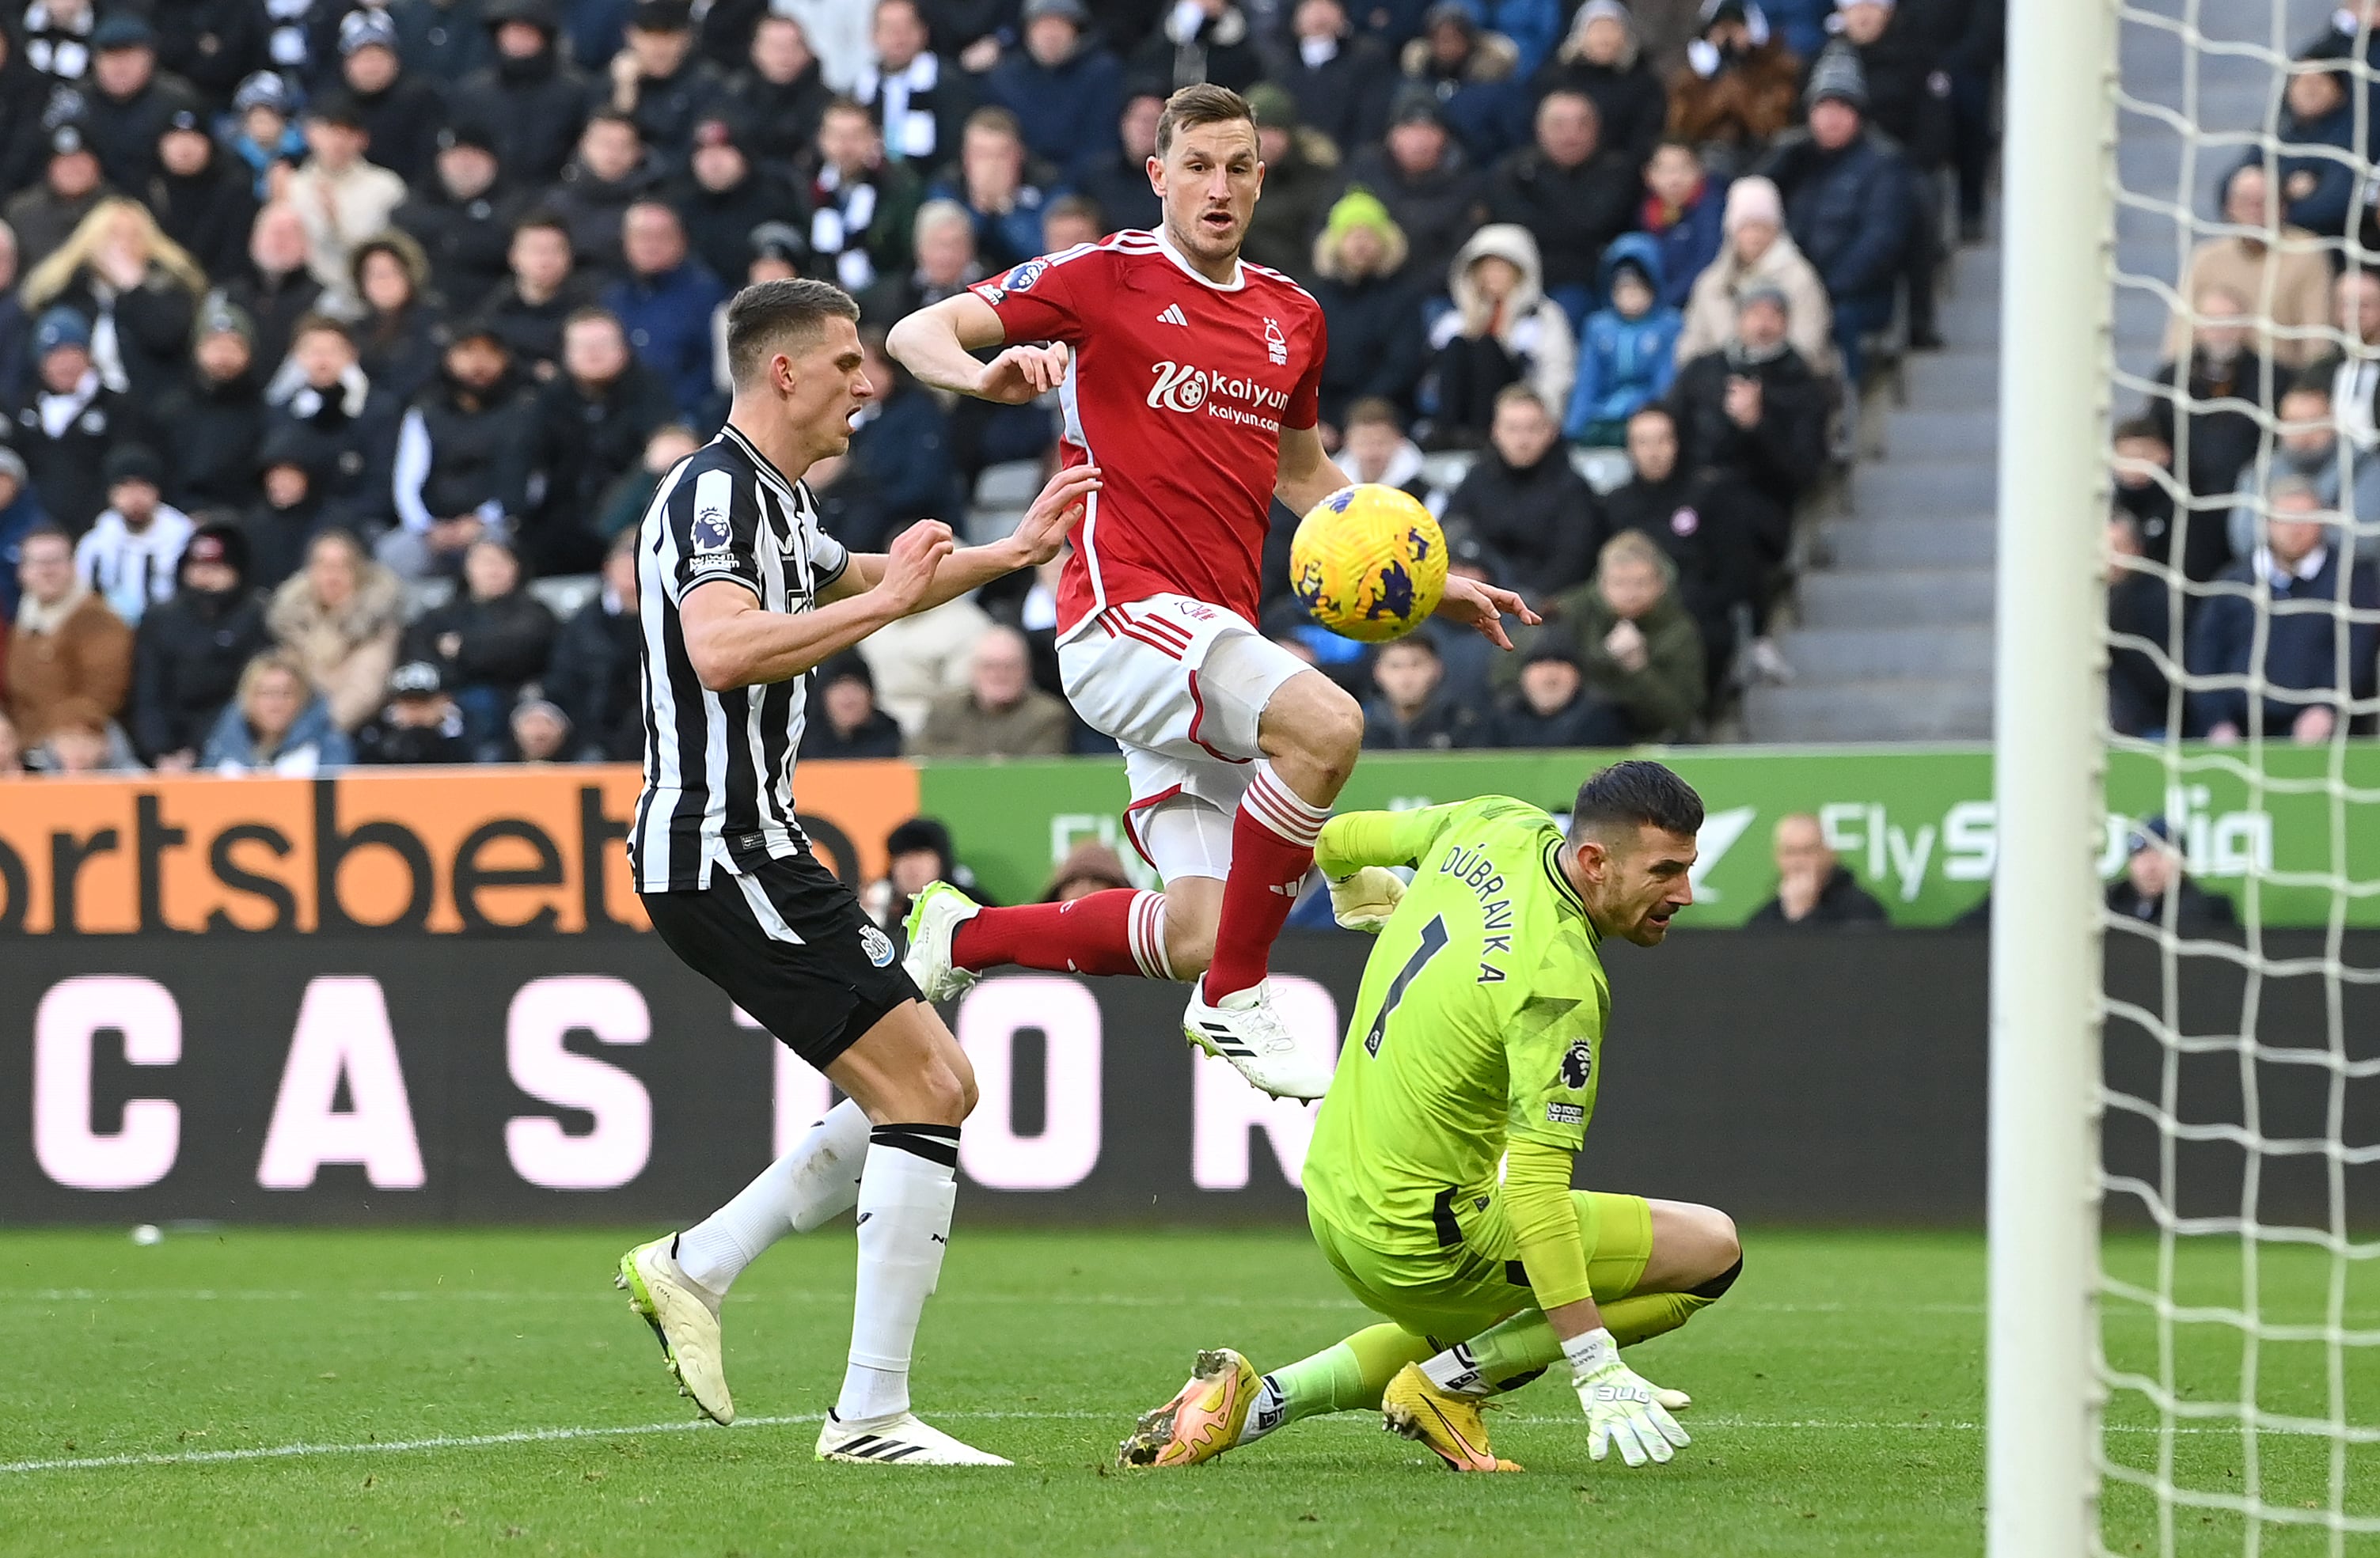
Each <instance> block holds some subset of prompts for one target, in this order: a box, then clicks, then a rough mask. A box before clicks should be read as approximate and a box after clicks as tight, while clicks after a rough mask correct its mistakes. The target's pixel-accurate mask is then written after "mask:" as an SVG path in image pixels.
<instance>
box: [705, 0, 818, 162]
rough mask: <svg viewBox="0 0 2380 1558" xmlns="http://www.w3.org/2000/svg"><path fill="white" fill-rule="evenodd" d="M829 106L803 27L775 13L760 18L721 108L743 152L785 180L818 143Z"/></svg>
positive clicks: (763, 14)
mask: <svg viewBox="0 0 2380 1558" xmlns="http://www.w3.org/2000/svg"><path fill="white" fill-rule="evenodd" d="M833 101H834V92H833V91H832V89H831V88H829V87H828V86H827V84H826V79H825V77H823V76H822V75H820V71H819V63H818V58H817V56H816V55H814V54H811V53H810V46H809V38H808V35H807V33H805V32H804V31H803V30H802V24H801V23H800V22H799V21H797V20H795V18H792V17H789V16H783V15H780V14H779V13H777V12H775V11H768V12H764V13H762V15H761V17H760V18H759V24H758V25H757V26H755V27H754V28H753V29H752V41H751V43H750V46H749V48H748V49H747V60H746V63H745V64H744V65H743V66H740V67H739V68H738V69H737V70H736V72H735V75H733V76H732V77H730V78H729V79H728V82H727V96H726V102H725V104H724V106H725V107H726V109H727V111H728V113H729V114H731V115H733V116H734V117H735V121H736V123H737V125H738V126H740V127H741V129H742V135H743V137H744V139H743V145H744V149H745V150H746V151H748V152H749V153H750V154H751V155H752V156H753V157H755V158H757V159H759V162H760V163H763V164H764V165H766V166H768V167H769V168H771V170H772V171H774V172H776V173H778V174H780V175H790V174H791V173H792V171H793V169H794V165H795V163H798V162H800V161H801V159H802V158H803V157H804V156H805V155H806V154H807V152H808V151H809V148H810V144H811V142H813V141H814V140H816V139H817V138H818V129H819V120H820V117H821V116H822V115H824V114H825V113H826V106H827V104H828V103H832V102H833Z"/></svg>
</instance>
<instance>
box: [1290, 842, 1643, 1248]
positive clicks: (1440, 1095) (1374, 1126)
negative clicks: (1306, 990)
mask: <svg viewBox="0 0 2380 1558" xmlns="http://www.w3.org/2000/svg"><path fill="white" fill-rule="evenodd" d="M1562 846H1563V839H1562V832H1561V829H1560V827H1557V826H1556V825H1555V823H1554V820H1553V818H1551V817H1550V816H1548V815H1546V814H1545V813H1544V812H1541V811H1539V810H1537V809H1536V807H1534V806H1528V805H1524V804H1523V803H1520V802H1518V801H1513V800H1510V799H1507V798H1505V797H1503V796H1484V797H1482V798H1480V799H1478V800H1476V801H1467V802H1463V803H1459V804H1456V805H1450V806H1435V807H1431V808H1429V809H1428V810H1427V811H1421V812H1409V813H1398V814H1386V813H1354V814H1351V815H1345V816H1340V817H1333V818H1332V819H1331V820H1330V824H1329V826H1328V827H1326V829H1325V832H1324V839H1323V840H1322V844H1321V846H1320V847H1319V849H1318V855H1319V856H1325V857H1328V859H1327V861H1326V864H1325V867H1324V868H1325V869H1326V870H1330V869H1333V868H1334V867H1336V868H1338V869H1340V870H1342V871H1352V870H1354V868H1355V867H1356V866H1359V865H1391V864H1393V865H1404V864H1410V865H1412V866H1413V867H1414V879H1413V884H1412V886H1411V887H1410V888H1408V889H1407V891H1406V893H1405V896H1404V901H1403V902H1402V903H1400V904H1399V905H1398V906H1397V912H1396V913H1395V914H1394V915H1393V916H1392V917H1391V918H1390V921H1389V923H1388V924H1387V925H1386V926H1385V927H1384V928H1383V929H1382V930H1381V932H1380V935H1379V938H1378V942H1377V943H1376V945H1375V946H1374V947H1373V948H1372V955H1371V959H1370V961H1369V962H1368V963H1367V964H1366V967H1365V971H1364V983H1363V986H1362V989H1361V990H1360V992H1359V993H1358V994H1357V996H1356V999H1355V1009H1354V1015H1353V1017H1352V1018H1351V1019H1350V1021H1349V1023H1348V1028H1347V1036H1346V1045H1345V1048H1344V1049H1343V1050H1342V1052H1341V1055H1340V1060H1339V1069H1338V1071H1337V1073H1336V1074H1335V1075H1334V1076H1333V1078H1332V1079H1331V1082H1330V1093H1328V1094H1327V1095H1325V1097H1324V1098H1323V1101H1322V1112H1321V1115H1320V1116H1319V1117H1318V1119H1317V1120H1316V1122H1315V1128H1314V1140H1313V1143H1312V1145H1311V1146H1310V1148H1309V1149H1308V1150H1307V1153H1306V1159H1305V1194H1306V1201H1307V1204H1308V1208H1309V1210H1310V1211H1311V1212H1312V1213H1313V1214H1314V1215H1316V1216H1318V1217H1321V1218H1323V1219H1325V1220H1326V1221H1328V1222H1329V1223H1330V1225H1331V1226H1333V1227H1334V1228H1337V1229H1339V1230H1341V1231H1342V1232H1343V1233H1346V1234H1349V1235H1352V1236H1354V1238H1358V1239H1361V1240H1362V1241H1364V1242H1365V1243H1366V1244H1369V1245H1371V1246H1372V1247H1373V1248H1375V1249H1379V1250H1434V1249H1436V1248H1438V1247H1439V1244H1440V1243H1441V1238H1440V1235H1439V1229H1438V1227H1437V1225H1436V1223H1435V1221H1434V1220H1433V1206H1434V1204H1435V1203H1436V1202H1437V1201H1438V1199H1439V1196H1440V1195H1441V1194H1442V1193H1444V1192H1446V1191H1449V1190H1452V1191H1454V1192H1455V1193H1457V1194H1472V1195H1482V1196H1484V1195H1488V1194H1491V1193H1492V1192H1493V1190H1494V1186H1495V1182H1496V1176H1497V1165H1498V1163H1499V1161H1500V1159H1501V1158H1502V1157H1503V1155H1504V1151H1505V1146H1506V1143H1507V1142H1508V1141H1511V1140H1512V1139H1514V1138H1524V1139H1526V1140H1528V1141H1536V1142H1539V1143H1542V1144H1543V1145H1546V1146H1548V1147H1554V1148H1559V1149H1561V1150H1563V1151H1566V1152H1572V1153H1575V1152H1576V1151H1578V1149H1579V1147H1580V1146H1581V1145H1582V1144H1583V1143H1584V1141H1585V1136H1586V1122H1587V1117H1589V1116H1590V1115H1591V1114H1592V1113H1593V1112H1594V1109H1595V1091H1596V1083H1597V1072H1598V1065H1597V1062H1598V1060H1599V1058H1600V1055H1601V1050H1602V1045H1603V1027H1604V1021H1605V1018H1606V1016H1607V1015H1608V1013H1609V1009H1610V1003H1611V997H1610V990H1609V985H1608V984H1607V983H1606V982H1605V979H1604V972H1603V964H1602V961H1601V960H1600V959H1599V958H1598V957H1597V953H1596V934H1595V930H1594V927H1593V926H1592V925H1590V924H1588V923H1587V918H1586V912H1585V906H1584V905H1582V904H1581V903H1580V902H1579V899H1578V894H1577V893H1576V891H1575V890H1573V888H1572V887H1571V885H1570V883H1569V881H1568V880H1567V879H1566V878H1565V877H1564V876H1562V874H1561V868H1560V863H1559V862H1560V851H1561V849H1562Z"/></svg>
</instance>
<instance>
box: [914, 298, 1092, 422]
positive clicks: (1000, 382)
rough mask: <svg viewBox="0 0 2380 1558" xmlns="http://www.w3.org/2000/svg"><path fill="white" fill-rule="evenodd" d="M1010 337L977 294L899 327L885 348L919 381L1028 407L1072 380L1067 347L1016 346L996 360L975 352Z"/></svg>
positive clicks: (924, 311) (921, 314)
mask: <svg viewBox="0 0 2380 1558" xmlns="http://www.w3.org/2000/svg"><path fill="white" fill-rule="evenodd" d="M1007 339H1008V327H1007V326H1006V325H1004V324H1002V322H1001V318H1000V315H999V314H998V313H996V312H994V311H993V309H992V307H991V305H990V304H989V303H987V302H985V301H984V300H983V299H982V298H981V297H979V296H977V295H976V294H974V293H972V292H962V293H960V294H958V295H957V296H953V297H945V298H943V299H942V300H941V302H940V303H937V304H935V305H934V306H933V307H932V308H920V309H918V310H917V312H916V313H914V314H911V315H910V316H909V317H908V318H907V319H905V320H902V321H901V322H900V323H898V324H896V325H894V326H893V327H892V332H890V333H889V334H887V335H886V336H885V338H884V350H885V352H886V353H887V354H888V355H889V356H891V357H892V360H893V361H895V362H897V363H899V364H900V365H901V366H902V367H904V368H907V369H908V370H909V371H910V372H911V373H913V374H915V375H917V379H918V380H919V381H921V382H923V383H926V384H930V385H931V386H933V387H934V388H935V389H937V390H949V391H951V392H953V393H956V394H962V395H973V396H974V397H975V398H976V399H977V400H990V401H1001V402H1004V403H1006V404H1008V405H1024V404H1025V403H1026V401H1029V400H1031V399H1033V398H1034V397H1035V396H1037V395H1038V394H1041V393H1043V392H1045V391H1049V390H1054V389H1056V388H1057V387H1058V384H1059V382H1060V381H1061V380H1063V379H1064V378H1065V377H1066V364H1067V362H1068V360H1069V357H1070V355H1071V354H1070V353H1069V352H1068V349H1067V346H1066V344H1065V343H1064V342H1062V341H1057V342H1052V343H1050V344H1048V345H1040V346H1036V345H1024V346H1011V347H1009V348H1008V349H1007V350H1006V351H1004V352H1002V353H1001V354H1000V355H999V356H996V357H994V358H992V359H991V360H990V362H988V363H987V362H978V361H977V360H976V358H975V356H974V355H973V354H975V353H977V352H979V351H982V350H983V349H984V348H985V347H987V346H997V345H999V344H1001V343H1002V342H1003V341H1005V340H1007Z"/></svg>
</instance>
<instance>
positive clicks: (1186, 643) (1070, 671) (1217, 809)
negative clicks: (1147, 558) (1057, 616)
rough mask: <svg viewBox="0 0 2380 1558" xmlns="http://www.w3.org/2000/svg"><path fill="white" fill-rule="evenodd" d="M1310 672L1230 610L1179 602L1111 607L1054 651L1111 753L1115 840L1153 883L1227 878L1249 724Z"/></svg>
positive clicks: (1251, 771)
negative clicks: (1124, 790) (1117, 765)
mask: <svg viewBox="0 0 2380 1558" xmlns="http://www.w3.org/2000/svg"><path fill="white" fill-rule="evenodd" d="M1312 669H1313V668H1312V667H1311V666H1309V665H1307V664H1306V663H1305V661H1304V660H1301V659H1299V658H1297V657H1296V656H1295V655H1293V654H1291V653H1290V652H1289V651H1288V650H1286V649H1284V648H1282V647H1281V646H1280V645H1278V644H1275V643H1273V642H1272V641H1271V640H1270V639H1269V638H1267V637H1265V636H1264V634H1260V633H1258V632H1257V630H1256V628H1255V626H1254V625H1253V624H1252V623H1250V622H1248V620H1247V619H1246V618H1245V617H1243V616H1241V615H1240V614H1239V613H1238V612H1236V611H1229V610H1224V609H1223V608H1222V607H1220V606H1209V605H1208V604H1207V603H1206V602H1204V601H1201V600H1193V599H1191V598H1188V597H1187V596H1180V595H1153V596H1150V597H1149V598H1147V599H1145V600H1135V601H1133V602H1132V603H1131V604H1129V605H1125V606H1111V607H1109V608H1108V609H1107V610H1104V611H1101V612H1099V613H1097V614H1095V615H1094V616H1092V617H1091V618H1090V619H1089V620H1088V621H1087V622H1084V623H1082V624H1081V625H1080V626H1078V627H1077V628H1076V629H1075V632H1074V634H1073V635H1072V636H1071V637H1069V638H1068V639H1067V640H1066V641H1065V642H1064V643H1062V644H1061V645H1060V646H1058V677H1059V681H1060V682H1062V684H1063V685H1064V687H1065V689H1066V697H1067V699H1068V701H1070V702H1071V703H1073V704H1074V706H1075V712H1076V713H1078V714H1080V715H1081V716H1082V717H1083V719H1085V720H1086V721H1087V723H1088V724H1089V725H1090V726H1091V728H1092V729H1093V730H1095V731H1102V732H1104V733H1105V734H1107V735H1111V736H1113V737H1114V738H1115V739H1116V741H1117V743H1119V744H1121V745H1122V746H1123V767H1124V774H1125V777H1126V778H1127V779H1129V780H1130V782H1131V786H1132V803H1131V804H1130V805H1128V806H1127V807H1125V808H1124V814H1123V825H1124V833H1125V835H1126V836H1127V837H1128V838H1130V839H1132V843H1133V848H1135V849H1136V850H1138V851H1140V854H1141V858H1142V859H1144V860H1146V861H1147V862H1148V864H1150V865H1152V866H1154V867H1155V868H1156V869H1157V874H1158V875H1159V876H1161V877H1163V878H1164V879H1165V880H1167V881H1169V882H1170V881H1172V880H1173V879H1174V878H1175V877H1177V876H1212V877H1215V878H1217V879H1219V880H1220V878H1222V877H1223V876H1227V875H1229V874H1230V872H1231V867H1232V818H1233V814H1234V813H1236V812H1237V811H1238V810H1239V805H1240V796H1241V794H1242V793H1243V792H1244V791H1246V789H1247V787H1248V780H1249V779H1251V778H1253V777H1254V775H1255V772H1256V770H1255V765H1256V764H1257V763H1258V762H1261V761H1262V760H1263V759H1262V758H1261V756H1260V755H1258V752H1257V720H1258V719H1260V718H1261V717H1262V716H1263V714H1264V708H1265V705H1266V704H1268V703H1269V702H1271V701H1272V695H1273V694H1275V693H1276V692H1278V691H1280V690H1281V684H1282V683H1283V682H1287V681H1288V680H1289V679H1290V678H1292V677H1293V676H1295V675H1297V674H1298V673H1299V672H1301V671H1305V670H1312Z"/></svg>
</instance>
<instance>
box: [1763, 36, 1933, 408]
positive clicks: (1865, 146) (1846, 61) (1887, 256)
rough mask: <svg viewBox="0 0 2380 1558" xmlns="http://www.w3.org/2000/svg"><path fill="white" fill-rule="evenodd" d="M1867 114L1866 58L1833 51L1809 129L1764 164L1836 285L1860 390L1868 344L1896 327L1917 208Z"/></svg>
mask: <svg viewBox="0 0 2380 1558" xmlns="http://www.w3.org/2000/svg"><path fill="white" fill-rule="evenodd" d="M1866 110H1867V84H1866V81H1865V79H1864V78H1863V77H1862V76H1861V74H1860V66H1859V56H1858V55H1857V54H1854V53H1853V52H1852V49H1851V48H1850V46H1849V45H1848V44H1837V45H1833V46H1830V47H1829V48H1828V50H1827V52H1826V53H1825V54H1822V55H1820V56H1819V59H1818V64H1817V67H1816V69H1815V71H1814V72H1813V73H1812V75H1811V78H1810V124H1809V128H1808V130H1807V131H1806V132H1803V133H1799V134H1796V135H1792V136H1789V137H1786V138H1785V139H1782V140H1781V141H1780V142H1779V145H1778V147H1777V149H1776V151H1775V152H1774V153H1773V154H1772V155H1771V156H1770V157H1769V158H1768V160H1767V162H1766V163H1764V164H1763V166H1762V171H1763V172H1764V173H1766V174H1767V175H1768V177H1769V179H1770V180H1771V181H1772V182H1773V183H1775V184H1776V186H1777V187H1778V191H1779V194H1780V195H1782V196H1783V197H1784V200H1785V224H1786V226H1787V228H1788V229H1790V230H1791V233H1792V235H1793V241H1794V243H1795V244H1796V245H1797V246H1799V248H1801V250H1802V253H1803V256H1804V257H1806V258H1807V259H1808V260H1809V261H1810V263H1811V265H1812V266H1813V267H1815V269H1816V271H1817V272H1818V277H1819V279H1820V280H1821V281H1822V282H1824V283H1825V284H1826V287H1827V296H1828V300H1829V301H1830V302H1831V303H1832V304H1833V305H1834V310H1835V317H1834V333H1835V349H1836V352H1837V354H1838V355H1839V356H1840V358H1841V361H1842V365H1843V371H1844V374H1845V376H1846V377H1847V378H1848V379H1849V380H1851V382H1852V384H1854V385H1856V384H1858V383H1859V382H1860V377H1861V374H1862V373H1863V372H1864V368H1865V365H1864V361H1863V360H1862V355H1861V349H1860V341H1861V338H1862V337H1863V336H1865V335H1868V334H1871V333H1873V332H1876V331H1880V330H1882V329H1883V328H1884V327H1885V326H1886V324H1888V322H1890V320H1891V319H1892V308H1893V296H1894V292H1895V288H1896V286H1897V285H1898V284H1899V282H1900V276H1901V272H1902V258H1903V251H1904V250H1905V249H1906V248H1908V246H1909V244H1910V242H1911V239H1912V229H1913V225H1914V217H1915V207H1916V198H1915V196H1914V195H1913V194H1912V193H1911V190H1910V185H1909V170H1908V166H1907V164H1906V163H1903V162H1902V160H1901V157H1900V152H1899V151H1895V150H1894V149H1893V148H1892V146H1891V145H1890V144H1889V143H1888V142H1887V141H1886V140H1885V139H1884V138H1882V137H1881V136H1876V135H1872V134H1870V133H1869V132H1868V129H1867V123H1866ZM1931 328H1932V327H1931V324H1930V322H1929V323H1928V325H1927V329H1928V331H1929V332H1930V330H1931Z"/></svg>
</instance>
